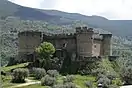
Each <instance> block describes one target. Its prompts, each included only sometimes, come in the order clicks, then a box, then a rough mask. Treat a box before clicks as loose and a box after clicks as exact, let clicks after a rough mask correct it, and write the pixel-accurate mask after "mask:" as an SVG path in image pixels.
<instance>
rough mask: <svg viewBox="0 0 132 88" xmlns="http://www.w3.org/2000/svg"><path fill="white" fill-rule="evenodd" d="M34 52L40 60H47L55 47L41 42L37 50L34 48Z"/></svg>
mask: <svg viewBox="0 0 132 88" xmlns="http://www.w3.org/2000/svg"><path fill="white" fill-rule="evenodd" d="M36 52H37V53H38V55H39V57H40V58H41V59H48V58H50V57H51V55H52V54H54V53H55V47H54V46H53V44H51V43H49V42H43V43H41V45H40V46H39V47H38V48H36Z"/></svg>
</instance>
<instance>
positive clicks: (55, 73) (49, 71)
mask: <svg viewBox="0 0 132 88" xmlns="http://www.w3.org/2000/svg"><path fill="white" fill-rule="evenodd" d="M47 74H48V75H49V76H51V77H57V76H58V75H59V72H58V71H57V70H48V71H47Z"/></svg>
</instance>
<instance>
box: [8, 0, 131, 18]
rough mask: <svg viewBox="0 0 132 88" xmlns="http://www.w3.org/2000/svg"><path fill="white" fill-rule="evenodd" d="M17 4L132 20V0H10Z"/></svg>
mask: <svg viewBox="0 0 132 88" xmlns="http://www.w3.org/2000/svg"><path fill="white" fill-rule="evenodd" d="M9 1H12V2H15V3H17V4H20V5H23V6H28V7H33V8H41V9H56V10H61V11H65V12H72V13H81V14H84V15H89V16H91V15H99V16H103V17H106V18H108V19H120V20H122V19H123V20H132V0H9Z"/></svg>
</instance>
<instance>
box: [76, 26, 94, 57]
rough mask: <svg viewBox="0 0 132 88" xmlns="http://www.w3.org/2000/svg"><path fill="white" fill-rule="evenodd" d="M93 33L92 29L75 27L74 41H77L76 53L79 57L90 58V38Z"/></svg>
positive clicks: (91, 42)
mask: <svg viewBox="0 0 132 88" xmlns="http://www.w3.org/2000/svg"><path fill="white" fill-rule="evenodd" d="M93 34H94V31H93V29H92V28H89V29H87V27H82V28H81V27H77V28H76V41H77V53H78V55H79V56H83V57H84V56H85V57H91V56H92V45H93V39H92V36H93Z"/></svg>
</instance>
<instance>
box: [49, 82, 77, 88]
mask: <svg viewBox="0 0 132 88" xmlns="http://www.w3.org/2000/svg"><path fill="white" fill-rule="evenodd" d="M52 88H77V87H76V85H75V84H74V83H71V82H69V83H66V84H63V85H62V84H58V85H54V86H53V87H52Z"/></svg>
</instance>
